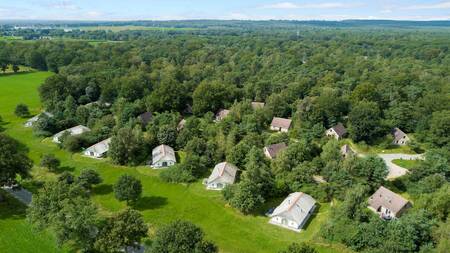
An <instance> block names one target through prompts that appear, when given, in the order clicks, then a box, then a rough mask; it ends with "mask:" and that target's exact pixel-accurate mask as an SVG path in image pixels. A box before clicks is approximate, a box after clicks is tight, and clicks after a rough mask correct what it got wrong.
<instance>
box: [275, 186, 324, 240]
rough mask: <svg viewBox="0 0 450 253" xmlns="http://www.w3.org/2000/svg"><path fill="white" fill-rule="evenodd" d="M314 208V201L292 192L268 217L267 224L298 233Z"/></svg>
mask: <svg viewBox="0 0 450 253" xmlns="http://www.w3.org/2000/svg"><path fill="white" fill-rule="evenodd" d="M315 208H316V200H315V199H314V198H313V197H311V196H309V195H308V194H305V193H303V192H294V193H291V194H289V196H288V197H287V198H286V199H284V200H283V202H281V204H280V205H279V206H278V207H277V208H275V210H274V211H273V213H272V214H271V215H270V221H269V223H271V224H274V225H277V226H280V227H283V228H287V229H290V230H293V231H296V232H300V230H301V229H302V227H303V226H304V225H305V223H306V222H307V221H308V219H309V217H310V216H311V214H312V213H313V212H314V209H315Z"/></svg>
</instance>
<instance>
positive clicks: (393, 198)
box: [368, 186, 411, 220]
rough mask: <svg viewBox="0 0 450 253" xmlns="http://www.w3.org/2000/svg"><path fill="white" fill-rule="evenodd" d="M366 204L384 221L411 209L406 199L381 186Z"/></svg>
mask: <svg viewBox="0 0 450 253" xmlns="http://www.w3.org/2000/svg"><path fill="white" fill-rule="evenodd" d="M368 203H369V206H368V208H369V209H370V210H372V211H373V212H375V213H377V214H378V215H379V216H380V218H382V219H385V220H390V219H395V218H398V217H400V215H402V213H403V212H404V211H405V210H406V209H408V208H409V207H411V203H410V202H409V201H408V200H407V199H404V198H403V197H402V196H400V195H398V194H396V193H394V192H392V191H390V190H389V189H387V188H384V187H383V186H380V188H378V190H377V191H376V192H375V193H374V194H373V195H372V196H370V198H369V200H368Z"/></svg>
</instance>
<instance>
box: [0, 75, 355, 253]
mask: <svg viewBox="0 0 450 253" xmlns="http://www.w3.org/2000/svg"><path fill="white" fill-rule="evenodd" d="M50 75H51V74H50V73H46V72H35V73H29V74H17V75H9V76H0V115H1V116H2V117H3V119H4V120H5V121H7V122H8V123H7V124H6V126H5V127H6V128H7V129H6V133H7V134H9V135H11V136H12V137H14V138H16V139H17V140H19V141H20V142H22V143H23V144H25V145H26V146H27V147H28V148H29V149H30V152H29V155H30V157H31V158H32V159H33V160H34V162H35V164H37V163H38V161H39V159H40V157H41V156H42V154H47V153H54V154H55V155H56V156H57V157H58V158H59V159H61V161H62V167H64V169H65V170H69V171H72V172H73V173H75V174H77V173H79V171H80V170H81V169H83V168H95V169H97V170H98V171H99V173H100V174H101V176H102V178H103V180H104V182H103V184H101V185H99V186H97V187H95V188H94V191H93V193H94V194H93V200H94V201H95V203H97V204H98V207H99V208H100V210H101V212H102V213H104V214H108V213H111V212H115V211H118V210H120V209H122V208H124V207H125V203H123V202H119V201H117V200H116V199H115V198H114V196H113V193H112V185H113V183H114V182H115V181H116V180H117V178H118V177H119V176H120V175H121V174H124V173H129V174H132V175H134V176H136V177H138V178H140V179H141V181H142V184H143V195H142V198H141V200H139V201H138V202H137V204H136V205H135V206H134V208H135V209H137V210H139V211H141V213H142V214H143V215H144V218H145V220H146V222H147V223H148V224H149V225H150V227H151V230H152V233H153V232H154V231H155V228H158V227H159V226H161V225H162V224H165V223H168V222H170V221H173V220H175V219H184V220H189V221H192V222H193V223H195V224H197V225H199V226H200V227H202V228H203V229H204V231H205V233H206V235H207V238H208V239H210V240H212V241H214V242H215V243H216V244H217V245H218V246H219V248H220V252H230V253H231V252H236V253H241V252H245V253H247V252H248V253H252V252H254V253H257V252H258V253H260V252H261V253H264V252H267V253H269V252H270V253H273V252H277V251H279V250H281V249H284V248H285V247H287V245H288V244H290V243H292V242H301V241H309V242H311V243H312V244H313V245H314V246H316V247H317V249H318V250H319V251H320V252H349V251H348V250H346V249H345V248H344V247H342V246H341V245H336V244H333V245H330V244H326V243H323V242H322V241H321V240H320V239H319V238H318V231H319V229H320V227H321V225H322V224H323V222H324V221H325V220H326V219H327V217H328V215H329V211H330V208H331V207H330V204H329V203H321V205H320V208H319V210H318V213H317V214H316V215H315V216H314V217H313V219H312V221H311V223H310V224H309V225H307V227H306V229H305V230H304V231H303V232H301V233H295V232H291V231H287V230H285V229H282V228H278V227H276V226H273V225H270V224H268V218H267V217H264V216H263V215H255V216H244V215H242V214H240V213H239V212H237V211H235V210H234V209H232V208H230V207H228V206H227V205H226V203H225V202H224V201H223V200H222V197H221V194H220V193H219V192H211V191H206V190H205V189H204V187H203V186H202V185H201V183H200V182H198V183H195V184H191V185H180V184H167V183H164V182H162V181H160V179H159V177H158V173H159V172H158V171H155V170H151V169H149V168H148V167H137V168H130V167H121V166H114V165H112V164H111V163H109V161H108V160H93V159H89V158H85V157H82V156H81V155H79V154H71V153H68V152H66V151H63V150H60V149H59V148H57V146H56V145H55V144H54V143H52V142H51V141H50V140H49V139H40V138H37V137H34V136H33V134H32V131H31V129H27V128H24V127H23V126H22V124H23V122H24V121H25V119H19V118H17V117H16V116H14V113H13V111H14V108H15V106H16V104H18V103H25V104H27V105H28V106H29V108H30V110H31V112H32V113H38V112H39V111H40V110H41V106H40V103H39V97H38V94H37V88H38V86H39V85H40V84H41V83H42V82H43V80H45V78H46V77H48V76H50ZM52 177H55V175H54V174H51V173H49V172H47V171H46V170H44V169H42V168H39V167H37V166H35V167H34V168H33V178H34V180H33V181H27V182H24V185H25V186H27V188H29V189H30V190H32V191H35V190H36V187H35V185H36V182H38V181H44V180H48V179H49V178H52ZM8 208H9V207H8V206H5V205H0V214H2V218H1V219H3V216H4V213H6V216H7V217H14V218H7V219H3V220H1V221H0V242H4V241H11V242H14V243H6V244H4V243H1V244H0V245H1V246H0V247H4V248H3V249H2V248H0V252H54V251H55V247H56V246H55V244H54V239H53V238H52V237H51V236H49V235H48V234H42V233H34V232H32V231H30V228H29V226H28V225H27V224H26V221H25V220H24V215H23V209H20V208H19V209H17V208H14V209H12V210H14V212H13V211H12V210H8ZM3 227H8V229H14V231H15V232H14V233H10V232H8V231H9V230H8V229H7V230H5V229H3ZM36 238H39V239H36ZM22 241H23V242H24V244H23V246H22V248H20V250H19V249H17V248H16V244H18V243H20V242H22ZM30 242H33V245H30ZM35 244H39V245H36V246H35ZM27 245H28V246H27ZM37 249H39V250H42V251H37Z"/></svg>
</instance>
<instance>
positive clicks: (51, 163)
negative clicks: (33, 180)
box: [40, 154, 61, 172]
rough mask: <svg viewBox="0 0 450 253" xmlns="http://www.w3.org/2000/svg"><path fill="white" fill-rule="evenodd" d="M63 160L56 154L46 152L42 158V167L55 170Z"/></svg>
mask: <svg viewBox="0 0 450 253" xmlns="http://www.w3.org/2000/svg"><path fill="white" fill-rule="evenodd" d="M60 164H61V162H60V161H59V159H58V158H56V156H55V155H54V154H46V155H44V156H43V157H42V159H41V163H40V165H41V167H45V168H47V169H48V170H49V171H52V172H55V171H56V170H57V169H58V168H59V165H60Z"/></svg>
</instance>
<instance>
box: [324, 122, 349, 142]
mask: <svg viewBox="0 0 450 253" xmlns="http://www.w3.org/2000/svg"><path fill="white" fill-rule="evenodd" d="M346 134H347V129H345V127H344V125H342V123H340V122H339V123H337V125H335V126H333V127H332V128H329V129H328V130H327V131H326V132H325V135H326V136H329V137H334V138H335V139H336V140H340V139H342V138H343V137H344V136H345V135H346Z"/></svg>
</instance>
